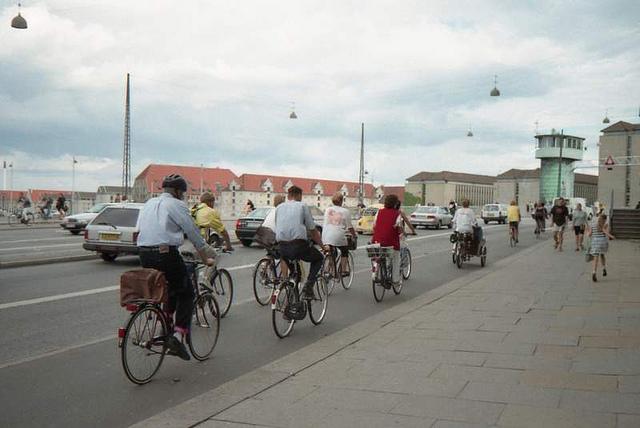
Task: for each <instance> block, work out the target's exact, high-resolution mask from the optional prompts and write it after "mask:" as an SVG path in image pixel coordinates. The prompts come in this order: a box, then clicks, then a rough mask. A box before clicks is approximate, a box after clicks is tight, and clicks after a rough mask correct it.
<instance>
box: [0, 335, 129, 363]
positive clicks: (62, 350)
mask: <svg viewBox="0 0 640 428" xmlns="http://www.w3.org/2000/svg"><path fill="white" fill-rule="evenodd" d="M116 339H117V338H116V336H115V335H114V334H110V335H109V336H106V337H101V338H99V339H94V340H90V341H88V342H85V343H80V344H78V345H71V346H66V347H64V348H60V349H56V350H55V351H50V352H45V353H44V354H40V355H36V356H33V357H27V358H23V359H21V360H15V361H11V362H8V363H5V364H0V370H2V369H4V368H7V367H11V366H17V365H20V364H24V363H29V362H31V361H36V360H39V359H41V358H46V357H51V356H53V355H57V354H63V353H65V352H67V351H73V350H74V349H80V348H84V347H85V346H89V345H96V344H98V343H101V342H106V341H107V340H114V341H115V340H116Z"/></svg>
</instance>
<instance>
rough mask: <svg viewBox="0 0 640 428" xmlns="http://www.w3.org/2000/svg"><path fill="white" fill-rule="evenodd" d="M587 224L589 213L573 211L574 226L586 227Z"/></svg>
mask: <svg viewBox="0 0 640 428" xmlns="http://www.w3.org/2000/svg"><path fill="white" fill-rule="evenodd" d="M586 224H587V213H586V212H584V211H582V210H573V225H574V226H584V225H586Z"/></svg>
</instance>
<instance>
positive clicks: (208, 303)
mask: <svg viewBox="0 0 640 428" xmlns="http://www.w3.org/2000/svg"><path fill="white" fill-rule="evenodd" d="M219 335H220V309H219V308H218V302H216V298H215V297H214V295H213V294H212V293H210V292H206V293H204V294H201V295H200V296H199V297H198V298H197V299H196V302H195V305H194V308H193V313H192V315H191V328H190V329H189V334H188V335H187V343H188V345H189V350H190V351H191V355H193V357H194V358H195V359H196V360H198V361H204V360H206V359H207V358H209V356H210V355H211V353H212V352H213V348H215V347H216V344H217V343H218V336H219Z"/></svg>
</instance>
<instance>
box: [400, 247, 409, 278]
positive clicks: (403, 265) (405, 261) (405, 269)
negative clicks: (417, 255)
mask: <svg viewBox="0 0 640 428" xmlns="http://www.w3.org/2000/svg"><path fill="white" fill-rule="evenodd" d="M400 273H402V278H403V279H409V277H410V276H411V251H409V249H408V248H406V247H404V248H401V249H400Z"/></svg>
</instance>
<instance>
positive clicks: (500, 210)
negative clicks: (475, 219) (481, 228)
mask: <svg viewBox="0 0 640 428" xmlns="http://www.w3.org/2000/svg"><path fill="white" fill-rule="evenodd" d="M507 208H508V207H507V205H505V204H487V205H485V206H484V207H482V212H481V214H480V217H481V218H482V220H484V224H488V223H489V222H490V221H497V222H498V224H499V223H502V224H504V223H506V222H507Z"/></svg>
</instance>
